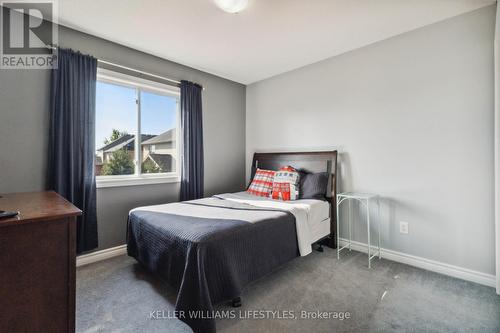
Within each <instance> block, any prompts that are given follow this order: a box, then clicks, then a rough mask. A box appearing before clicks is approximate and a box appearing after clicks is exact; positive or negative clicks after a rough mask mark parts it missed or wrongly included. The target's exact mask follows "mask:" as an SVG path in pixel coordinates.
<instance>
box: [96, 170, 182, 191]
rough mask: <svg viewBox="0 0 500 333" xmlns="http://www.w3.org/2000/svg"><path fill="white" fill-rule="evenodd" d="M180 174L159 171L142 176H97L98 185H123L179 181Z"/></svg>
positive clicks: (99, 186) (98, 186) (100, 186)
mask: <svg viewBox="0 0 500 333" xmlns="http://www.w3.org/2000/svg"><path fill="white" fill-rule="evenodd" d="M180 181H181V178H180V176H179V175H178V174H177V173H158V174H145V175H141V176H139V177H138V176H136V175H126V176H97V177H96V187H97V188H106V187H123V186H134V185H153V184H167V183H179V182H180Z"/></svg>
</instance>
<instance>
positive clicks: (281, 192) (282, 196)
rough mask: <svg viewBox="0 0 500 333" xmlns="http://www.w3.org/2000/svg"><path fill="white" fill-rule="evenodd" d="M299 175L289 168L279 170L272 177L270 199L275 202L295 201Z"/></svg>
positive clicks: (297, 192) (297, 195)
mask: <svg viewBox="0 0 500 333" xmlns="http://www.w3.org/2000/svg"><path fill="white" fill-rule="evenodd" d="M298 185H299V173H298V172H297V170H295V169H294V168H292V167H291V166H286V167H283V168H281V169H279V171H278V172H276V175H274V182H273V191H272V194H271V197H272V198H273V199H275V200H284V201H288V200H297V199H298V198H299V191H298V188H299V186H298Z"/></svg>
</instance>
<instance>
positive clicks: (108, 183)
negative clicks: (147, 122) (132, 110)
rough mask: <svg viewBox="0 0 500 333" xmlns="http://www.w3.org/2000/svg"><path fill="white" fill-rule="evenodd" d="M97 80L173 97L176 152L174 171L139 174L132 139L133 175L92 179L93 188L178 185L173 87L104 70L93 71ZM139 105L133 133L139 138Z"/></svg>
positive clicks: (138, 151)
mask: <svg viewBox="0 0 500 333" xmlns="http://www.w3.org/2000/svg"><path fill="white" fill-rule="evenodd" d="M97 81H100V82H105V83H111V84H115V85H122V86H126V87H130V88H134V89H136V91H137V92H139V91H145V92H151V93H156V94H160V95H166V96H171V97H175V98H176V100H177V138H176V149H177V158H176V170H177V171H176V172H169V173H155V174H142V173H141V160H142V146H141V143H140V142H139V141H140V140H136V142H135V151H136V154H135V160H134V164H135V174H133V175H115V176H96V187H97V188H107V187H123V186H134V185H152V184H166V183H178V182H180V181H181V179H180V172H179V171H180V167H181V164H180V160H181V157H182V152H181V145H180V140H181V135H180V108H179V100H180V90H179V89H177V88H174V87H170V86H168V85H165V84H162V83H159V82H155V81H150V80H146V79H143V78H138V77H135V76H131V75H127V74H123V73H119V72H114V71H111V70H107V69H104V68H97ZM139 99H140V94H138V96H137V100H138V101H139ZM140 112H141V110H140V103H139V102H138V108H137V131H136V132H137V133H136V136H137V138H139V135H141V133H140V126H141V124H140V122H141V116H140Z"/></svg>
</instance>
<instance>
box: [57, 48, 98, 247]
mask: <svg viewBox="0 0 500 333" xmlns="http://www.w3.org/2000/svg"><path fill="white" fill-rule="evenodd" d="M57 61H58V66H57V69H53V70H52V82H51V105H50V132H49V163H48V188H49V189H50V190H54V191H56V192H58V193H59V194H60V195H62V196H63V197H65V198H66V199H67V200H68V201H71V202H72V203H73V204H74V205H75V206H77V207H78V208H80V209H81V210H82V211H83V215H82V216H81V217H79V218H78V224H77V246H76V247H77V253H81V252H84V251H88V250H92V249H94V248H96V247H97V216H96V187H95V173H94V154H95V147H94V146H95V140H94V136H95V94H96V74H97V59H95V58H93V57H91V56H88V55H83V54H81V53H79V52H74V51H72V50H65V49H59V50H58V60H57Z"/></svg>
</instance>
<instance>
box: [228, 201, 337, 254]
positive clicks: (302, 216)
mask: <svg viewBox="0 0 500 333" xmlns="http://www.w3.org/2000/svg"><path fill="white" fill-rule="evenodd" d="M220 197H223V198H224V199H227V200H234V201H238V202H243V203H246V204H249V205H252V206H256V207H272V208H279V209H286V210H288V211H290V212H291V213H292V214H294V215H295V218H296V223H298V225H297V238H298V242H299V248H300V249H301V251H300V252H301V255H305V254H306V252H307V253H310V250H308V251H306V250H305V248H306V247H307V248H310V244H312V243H314V242H316V241H317V240H319V239H321V238H323V237H325V236H327V235H329V234H330V203H329V202H327V201H324V200H315V199H300V200H294V201H281V200H273V199H270V198H265V197H259V196H256V195H251V194H249V193H247V192H236V193H226V194H221V195H220ZM302 220H306V221H305V222H306V223H303V222H304V221H302Z"/></svg>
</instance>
